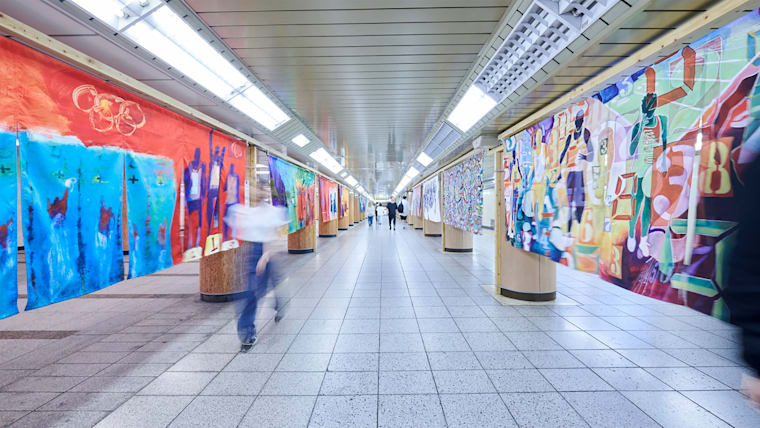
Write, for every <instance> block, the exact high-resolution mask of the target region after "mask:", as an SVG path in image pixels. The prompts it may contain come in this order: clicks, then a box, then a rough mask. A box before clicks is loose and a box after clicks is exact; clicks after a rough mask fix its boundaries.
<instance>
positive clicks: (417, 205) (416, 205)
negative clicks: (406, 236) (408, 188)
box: [411, 185, 422, 217]
mask: <svg viewBox="0 0 760 428" xmlns="http://www.w3.org/2000/svg"><path fill="white" fill-rule="evenodd" d="M411 215H413V216H415V217H419V216H421V215H422V185H419V186H417V187H415V188H414V189H412V214H411Z"/></svg>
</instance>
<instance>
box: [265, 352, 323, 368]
mask: <svg viewBox="0 0 760 428" xmlns="http://www.w3.org/2000/svg"><path fill="white" fill-rule="evenodd" d="M329 363H330V354H285V356H284V357H282V360H280V364H279V365H278V366H277V371H285V372H323V371H326V370H327V365H328V364H329Z"/></svg>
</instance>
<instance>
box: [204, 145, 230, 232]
mask: <svg viewBox="0 0 760 428" xmlns="http://www.w3.org/2000/svg"><path fill="white" fill-rule="evenodd" d="M212 132H213V131H212ZM208 143H209V153H211V146H212V136H211V134H209V140H208ZM225 150H226V148H225V147H222V151H221V154H220V152H219V146H217V147H216V148H214V152H213V153H214V155H213V156H212V157H211V160H210V161H209V172H208V194H207V201H206V218H208V233H209V234H211V229H212V228H214V229H216V228H217V227H218V226H219V188H220V187H221V181H222V169H223V168H224V151H225Z"/></svg>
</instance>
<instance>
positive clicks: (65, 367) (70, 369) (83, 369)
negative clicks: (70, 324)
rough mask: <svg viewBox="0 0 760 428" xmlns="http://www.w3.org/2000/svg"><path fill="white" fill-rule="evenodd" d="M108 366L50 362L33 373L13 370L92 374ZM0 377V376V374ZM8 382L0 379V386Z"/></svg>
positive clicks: (41, 373) (41, 374) (45, 374)
mask: <svg viewBox="0 0 760 428" xmlns="http://www.w3.org/2000/svg"><path fill="white" fill-rule="evenodd" d="M109 366H110V364H51V365H49V366H46V367H43V368H41V369H39V370H37V371H36V372H33V373H29V372H26V374H24V373H25V372H24V371H23V370H13V371H17V372H19V373H20V374H22V375H24V376H27V375H30V374H31V375H33V376H94V375H95V374H96V373H98V372H100V371H102V370H103V369H105V368H106V367H109ZM8 371H11V370H8ZM0 377H2V374H0ZM10 382H11V381H9V382H5V383H3V381H2V380H0V386H2V385H4V384H6V383H10Z"/></svg>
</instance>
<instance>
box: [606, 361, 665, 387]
mask: <svg viewBox="0 0 760 428" xmlns="http://www.w3.org/2000/svg"><path fill="white" fill-rule="evenodd" d="M594 372H596V374H598V375H599V377H601V378H602V379H604V380H605V381H606V382H607V383H609V384H610V385H612V386H613V388H615V389H616V390H618V391H667V390H670V389H671V388H670V387H669V386H668V385H666V384H665V383H662V382H661V381H660V380H658V379H657V377H655V376H652V375H651V374H649V373H648V372H647V371H646V370H644V369H642V368H638V367H617V368H596V369H594Z"/></svg>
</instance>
